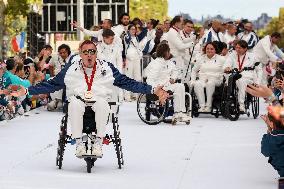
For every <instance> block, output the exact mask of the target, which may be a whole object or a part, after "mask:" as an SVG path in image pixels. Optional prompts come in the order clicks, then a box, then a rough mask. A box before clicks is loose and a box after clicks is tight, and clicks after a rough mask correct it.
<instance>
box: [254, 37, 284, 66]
mask: <svg viewBox="0 0 284 189" xmlns="http://www.w3.org/2000/svg"><path fill="white" fill-rule="evenodd" d="M253 53H254V56H255V58H256V60H257V61H259V62H261V63H262V64H264V65H266V64H268V62H269V61H271V62H276V60H277V59H279V58H278V57H277V56H276V54H278V55H279V56H280V58H281V59H284V53H283V52H282V51H281V50H280V49H279V48H278V47H277V45H275V44H272V43H271V39H270V36H269V35H267V36H265V37H264V38H262V39H261V40H260V41H259V42H258V43H257V45H256V46H255V47H254V49H253Z"/></svg>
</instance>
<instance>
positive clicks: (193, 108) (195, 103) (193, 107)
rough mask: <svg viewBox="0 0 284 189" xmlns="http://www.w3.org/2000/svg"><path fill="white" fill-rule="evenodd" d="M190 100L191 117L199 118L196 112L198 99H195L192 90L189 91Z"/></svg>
mask: <svg viewBox="0 0 284 189" xmlns="http://www.w3.org/2000/svg"><path fill="white" fill-rule="evenodd" d="M191 98H192V103H191V111H192V114H191V117H198V116H199V112H198V108H199V105H198V99H197V97H196V95H195V93H194V89H192V91H191Z"/></svg>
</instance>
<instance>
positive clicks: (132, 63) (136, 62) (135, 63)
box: [124, 57, 142, 100]
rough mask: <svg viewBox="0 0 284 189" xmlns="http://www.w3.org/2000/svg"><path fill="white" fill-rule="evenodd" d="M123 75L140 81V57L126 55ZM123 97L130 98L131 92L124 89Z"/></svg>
mask: <svg viewBox="0 0 284 189" xmlns="http://www.w3.org/2000/svg"><path fill="white" fill-rule="evenodd" d="M125 75H126V76H128V77H130V78H132V79H135V80H136V81H142V75H141V62H140V58H139V57H138V58H136V59H133V58H131V59H129V58H127V57H126V70H125ZM124 94H125V99H126V100H130V99H131V96H132V95H131V94H132V93H131V92H130V91H127V90H125V93H124Z"/></svg>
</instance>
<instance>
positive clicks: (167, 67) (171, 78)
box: [145, 43, 190, 121]
mask: <svg viewBox="0 0 284 189" xmlns="http://www.w3.org/2000/svg"><path fill="white" fill-rule="evenodd" d="M169 57H170V48H169V46H168V44H166V43H162V44H160V45H158V47H157V58H156V59H155V60H152V61H151V62H150V63H149V65H148V66H147V67H146V69H145V75H146V77H147V83H148V84H149V85H152V86H155V87H157V86H163V89H164V90H166V91H168V90H170V91H172V92H173V95H174V112H175V113H174V115H173V120H175V119H179V120H181V121H188V120H189V119H190V118H189V117H188V116H187V114H186V113H185V112H186V109H185V88H184V85H183V84H182V83H176V82H175V81H176V80H177V79H178V70H177V68H176V65H175V64H174V63H173V62H172V61H171V60H169Z"/></svg>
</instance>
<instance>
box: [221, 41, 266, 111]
mask: <svg viewBox="0 0 284 189" xmlns="http://www.w3.org/2000/svg"><path fill="white" fill-rule="evenodd" d="M247 50H248V43H247V42H246V41H244V40H240V41H238V42H237V43H236V46H235V51H233V52H232V53H231V54H230V55H229V57H228V58H227V59H226V61H225V64H224V72H225V73H228V72H230V71H231V70H232V69H237V70H238V71H239V72H241V78H239V79H237V81H236V86H237V88H238V103H239V109H240V112H245V104H244V101H245V96H246V88H247V85H248V84H253V83H254V84H257V85H258V84H260V81H261V78H262V70H261V67H260V66H256V67H255V69H253V70H245V71H243V69H244V68H245V67H251V68H252V67H254V65H255V62H256V60H255V57H254V55H253V54H252V53H250V52H248V51H247Z"/></svg>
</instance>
